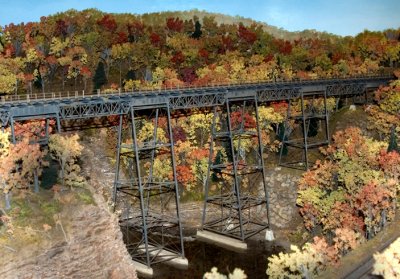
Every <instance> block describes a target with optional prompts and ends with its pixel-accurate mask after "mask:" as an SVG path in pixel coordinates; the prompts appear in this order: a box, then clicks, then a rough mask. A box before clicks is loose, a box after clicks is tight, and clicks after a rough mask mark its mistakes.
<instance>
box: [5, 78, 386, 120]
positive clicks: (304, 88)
mask: <svg viewBox="0 0 400 279" xmlns="http://www.w3.org/2000/svg"><path fill="white" fill-rule="evenodd" d="M391 79H393V77H392V76H374V77H360V78H346V79H320V80H304V81H290V82H264V83H246V84H237V85H226V86H213V87H202V88H192V89H188V88H185V89H179V88H176V89H171V90H165V91H156V90H153V91H143V92H124V93H121V92H118V93H115V94H110V93H107V94H105V93H101V94H99V93H95V94H93V95H91V94H87V93H86V94H85V95H83V96H81V95H79V94H77V93H75V94H67V95H66V94H61V93H60V94H54V93H51V94H38V95H33V96H30V97H28V96H20V95H18V96H13V95H10V96H9V95H6V96H2V97H1V101H0V121H1V123H0V124H1V126H3V127H5V126H8V125H9V120H10V118H13V119H14V120H18V119H25V120H26V119H37V118H39V117H40V116H41V115H50V114H55V115H58V117H59V119H61V120H67V119H82V118H95V117H101V116H111V115H120V114H126V113H128V111H129V108H130V107H135V109H137V108H139V109H147V108H155V107H159V106H165V104H169V107H170V109H171V110H176V109H192V108H204V107H212V106H216V105H223V104H224V103H225V102H226V100H227V99H230V100H234V99H243V98H246V97H250V98H252V97H254V96H255V97H256V98H257V101H258V102H259V103H262V102H270V101H280V100H288V99H293V98H298V97H299V96H300V93H303V94H305V95H306V94H307V93H313V94H315V92H320V95H321V96H322V95H323V94H324V93H323V92H324V91H325V90H326V92H327V96H346V95H359V94H362V93H363V92H364V91H365V89H367V88H376V87H379V86H380V85H384V84H387V83H388V82H389V81H390V80H391Z"/></svg>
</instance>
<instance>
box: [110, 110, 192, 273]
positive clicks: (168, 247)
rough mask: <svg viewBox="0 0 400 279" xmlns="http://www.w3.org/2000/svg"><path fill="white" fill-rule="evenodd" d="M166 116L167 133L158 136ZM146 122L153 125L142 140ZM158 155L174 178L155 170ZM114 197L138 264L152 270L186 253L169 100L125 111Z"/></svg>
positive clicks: (118, 147) (119, 134) (118, 145)
mask: <svg viewBox="0 0 400 279" xmlns="http://www.w3.org/2000/svg"><path fill="white" fill-rule="evenodd" d="M161 117H163V118H164V119H166V122H167V125H166V126H167V127H164V128H166V129H167V131H166V133H165V134H166V135H167V136H166V137H165V136H164V137H161V136H160V135H159V134H158V133H160V131H161V130H162V129H161V128H160V119H161ZM146 121H147V122H148V123H149V121H150V123H152V124H153V125H152V126H153V130H152V131H147V135H148V136H147V138H143V137H142V138H139V134H138V133H139V131H140V129H141V128H142V127H143V125H144V123H145V122H146ZM149 134H150V135H149ZM123 139H124V140H123ZM159 156H162V158H163V160H162V161H161V162H162V164H163V168H164V169H165V170H170V171H171V173H172V177H163V176H160V175H159V174H156V171H157V170H156V167H155V162H156V158H157V157H159ZM159 162H160V161H159ZM113 201H114V206H115V209H116V210H117V211H119V212H120V214H121V217H120V223H121V226H122V228H124V227H125V228H126V229H127V231H126V238H127V239H126V240H127V241H126V242H127V243H128V246H127V247H128V250H129V252H130V254H131V255H132V258H133V260H134V261H135V262H138V263H141V264H143V265H145V266H147V267H148V268H151V266H152V265H153V264H156V263H159V262H164V261H171V260H173V259H175V258H182V259H183V258H184V257H185V253H184V248H183V237H182V225H181V220H180V211H179V197H178V184H177V178H176V163H175V158H174V143H173V137H172V130H171V119H170V109H169V105H168V104H164V105H160V106H157V107H152V108H143V107H131V108H130V109H129V112H128V113H127V114H126V115H120V117H119V126H118V142H117V160H116V172H115V184H114V192H113Z"/></svg>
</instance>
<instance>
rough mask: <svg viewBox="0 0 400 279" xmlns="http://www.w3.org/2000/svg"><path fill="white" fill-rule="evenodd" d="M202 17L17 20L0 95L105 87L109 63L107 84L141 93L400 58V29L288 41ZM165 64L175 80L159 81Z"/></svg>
mask: <svg viewBox="0 0 400 279" xmlns="http://www.w3.org/2000/svg"><path fill="white" fill-rule="evenodd" d="M196 13H197V12H195V11H192V12H187V13H185V12H182V13H179V12H175V13H172V12H167V13H159V14H147V15H142V16H140V15H131V14H108V13H103V12H100V11H98V10H95V9H88V10H84V11H81V12H78V11H75V10H69V11H66V12H63V13H59V14H56V15H51V16H47V17H42V18H41V20H40V21H39V22H28V23H26V24H24V23H19V24H14V23H10V24H8V25H6V26H5V27H4V29H3V30H1V31H0V42H1V44H0V92H4V93H7V94H10V93H16V94H24V93H30V94H32V93H33V92H35V91H36V92H37V91H43V92H45V91H61V90H63V91H66V90H82V89H83V90H85V91H87V90H92V89H97V88H99V87H98V86H97V85H98V82H97V80H96V79H95V78H94V79H93V83H94V84H91V82H89V83H88V81H89V80H90V79H92V77H93V76H96V75H94V73H95V72H96V69H97V67H98V65H99V64H100V63H101V64H103V65H104V69H102V72H101V73H100V74H101V76H103V75H104V80H105V81H107V82H105V83H106V84H104V88H109V87H110V85H111V84H113V83H114V84H118V87H120V88H124V86H125V85H126V84H132V82H134V83H135V84H136V85H137V86H135V87H133V86H129V87H128V88H129V89H132V88H133V89H136V90H137V89H149V88H152V89H161V88H164V87H177V86H182V85H183V84H184V85H196V86H200V85H201V86H203V85H210V84H218V83H219V84H220V83H236V82H244V81H259V80H269V81H275V80H279V79H284V80H291V79H294V78H300V79H303V78H305V79H306V78H316V77H335V76H342V77H347V76H351V75H360V74H372V73H378V72H379V71H380V70H381V69H382V67H388V66H389V67H392V66H395V65H398V63H399V49H400V44H399V41H398V40H397V38H398V37H399V31H398V30H389V31H387V32H369V31H364V32H363V33H360V34H358V35H357V36H356V37H346V38H342V37H338V36H334V35H330V34H325V33H318V32H317V33H313V32H308V31H304V32H301V33H297V34H294V33H293V34H292V33H290V32H286V31H283V30H281V31H280V32H281V33H284V35H285V36H283V38H282V36H281V35H279V37H274V36H273V35H271V34H270V33H268V32H267V31H266V28H265V26H263V25H261V24H258V23H256V22H252V21H249V20H244V19H243V21H237V20H234V21H233V23H230V24H227V23H223V24H222V23H221V20H220V19H219V18H218V16H217V17H215V16H214V15H212V14H207V13H204V12H198V13H200V14H201V15H202V18H199V15H196ZM189 14H191V16H189ZM267 29H268V28H267ZM278 33H279V32H278ZM157 68H160V70H158V71H165V70H168V71H171V72H173V73H174V74H175V76H173V77H172V78H169V77H167V78H165V79H164V80H162V81H161V82H160V80H159V79H157V78H156V76H157V74H156V72H157ZM104 88H103V89H104Z"/></svg>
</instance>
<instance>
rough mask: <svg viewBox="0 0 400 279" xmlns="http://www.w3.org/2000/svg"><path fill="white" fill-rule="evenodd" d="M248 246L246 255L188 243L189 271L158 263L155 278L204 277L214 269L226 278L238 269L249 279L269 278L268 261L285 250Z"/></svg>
mask: <svg viewBox="0 0 400 279" xmlns="http://www.w3.org/2000/svg"><path fill="white" fill-rule="evenodd" d="M247 245H248V249H247V250H246V251H245V252H233V251H230V250H227V249H224V248H221V247H218V246H216V245H213V244H209V243H204V242H201V241H198V240H194V241H186V242H185V244H184V247H185V256H186V258H187V259H188V260H189V267H188V269H187V270H180V269H177V268H175V267H171V266H169V265H167V264H166V263H160V264H156V265H153V272H154V276H153V278H155V279H164V278H166V279H169V278H171V279H172V278H173V279H175V278H203V275H204V273H206V272H210V271H211V268H213V267H217V268H218V271H219V272H220V273H223V274H225V275H228V274H229V273H232V272H233V270H234V269H235V268H236V267H238V268H241V269H243V270H244V271H245V273H246V275H247V276H248V277H247V278H249V279H250V278H251V279H261V278H267V275H266V273H265V272H266V268H267V258H268V257H270V256H271V255H273V254H277V253H279V252H280V251H282V250H283V249H282V248H281V247H276V246H273V244H271V243H269V242H264V241H256V240H248V241H247ZM139 278H141V277H139Z"/></svg>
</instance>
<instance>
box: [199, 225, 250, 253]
mask: <svg viewBox="0 0 400 279" xmlns="http://www.w3.org/2000/svg"><path fill="white" fill-rule="evenodd" d="M196 238H197V239H199V240H200V241H204V242H207V243H211V244H215V245H217V246H220V247H223V248H226V249H228V250H233V251H236V252H244V251H245V250H247V243H246V242H243V241H241V240H238V239H235V238H231V237H228V236H224V235H220V234H217V233H214V232H209V231H205V230H198V231H197V233H196Z"/></svg>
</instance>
